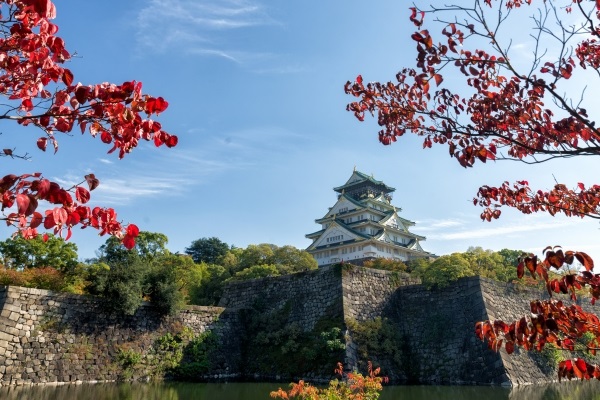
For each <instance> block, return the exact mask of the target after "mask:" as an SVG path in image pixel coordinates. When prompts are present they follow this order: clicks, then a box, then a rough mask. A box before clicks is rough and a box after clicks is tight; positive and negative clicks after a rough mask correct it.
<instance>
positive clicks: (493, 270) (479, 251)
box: [463, 246, 504, 280]
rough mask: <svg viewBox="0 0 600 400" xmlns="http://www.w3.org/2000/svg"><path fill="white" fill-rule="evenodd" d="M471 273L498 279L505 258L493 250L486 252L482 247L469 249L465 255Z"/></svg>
mask: <svg viewBox="0 0 600 400" xmlns="http://www.w3.org/2000/svg"><path fill="white" fill-rule="evenodd" d="M463 254H464V256H465V258H466V259H467V260H468V262H469V265H470V268H471V271H473V273H474V275H479V276H483V277H486V278H492V279H497V280H499V279H498V272H500V271H501V270H502V269H503V266H504V258H503V257H502V256H501V255H500V254H498V253H496V252H494V251H493V250H484V249H483V248H482V247H472V246H471V247H469V248H468V249H467V251H466V252H465V253H463Z"/></svg>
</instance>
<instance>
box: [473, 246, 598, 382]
mask: <svg viewBox="0 0 600 400" xmlns="http://www.w3.org/2000/svg"><path fill="white" fill-rule="evenodd" d="M544 253H545V259H544V260H543V261H541V260H538V258H537V257H536V256H533V255H527V256H524V257H522V259H521V260H520V262H519V266H518V275H519V277H521V276H523V274H524V271H525V269H527V270H528V271H529V273H530V274H531V276H532V277H533V278H536V279H542V280H543V281H544V282H545V283H546V288H547V290H548V294H549V295H550V297H551V298H550V300H534V301H532V302H531V305H530V308H531V314H530V315H528V316H524V317H522V318H520V319H519V320H517V321H513V322H508V323H507V322H504V321H501V320H495V321H490V320H488V321H482V322H478V323H477V324H476V326H475V334H476V335H477V337H478V338H479V339H481V340H486V341H487V343H488V346H489V348H490V349H492V350H495V351H498V350H500V349H501V348H502V346H503V345H504V349H505V350H506V352H507V353H508V354H512V353H513V352H514V351H515V348H516V347H517V346H519V347H522V348H524V349H525V350H537V351H541V350H542V349H543V348H544V346H546V345H548V344H552V345H554V346H556V347H557V348H559V349H562V350H564V351H566V352H573V351H574V350H575V344H576V343H577V342H578V340H579V339H581V338H582V337H583V336H584V335H585V334H587V335H588V336H589V335H590V334H591V340H589V341H587V343H584V346H585V348H586V350H587V351H588V352H589V353H590V354H592V355H596V351H597V350H599V349H600V348H599V347H600V319H599V318H598V317H597V316H596V315H595V314H593V313H589V312H586V311H584V310H583V309H582V308H581V306H579V305H577V304H575V303H573V304H567V303H565V302H564V301H562V300H556V299H552V296H553V295H554V294H555V293H562V294H568V295H569V296H570V298H571V300H573V301H575V300H577V292H576V291H578V290H582V289H586V288H587V289H588V290H589V293H590V295H591V298H592V304H594V303H595V302H596V300H597V299H598V298H599V297H600V274H594V273H593V270H594V261H593V260H592V258H591V257H590V256H588V255H587V254H585V253H582V252H576V251H564V252H563V250H562V249H561V248H560V247H547V248H546V249H545V251H544ZM575 261H578V262H579V263H580V264H581V265H582V266H583V269H582V270H580V271H579V272H576V273H573V272H567V273H564V274H563V275H561V276H560V278H554V279H551V278H549V274H548V273H549V271H550V270H551V269H555V270H560V269H563V268H564V267H565V266H570V265H572V264H573V263H574V262H575ZM558 378H559V380H560V379H562V378H568V379H572V378H579V379H591V378H596V379H600V366H598V365H594V364H590V363H588V362H587V361H586V360H584V359H582V358H574V359H572V360H571V359H568V360H565V361H562V362H561V363H560V364H559V366H558Z"/></svg>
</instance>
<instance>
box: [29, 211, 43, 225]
mask: <svg viewBox="0 0 600 400" xmlns="http://www.w3.org/2000/svg"><path fill="white" fill-rule="evenodd" d="M42 222H44V218H43V217H42V214H40V213H39V212H34V213H33V216H32V217H31V222H30V223H29V227H30V228H37V227H38V226H40V225H41V224H42Z"/></svg>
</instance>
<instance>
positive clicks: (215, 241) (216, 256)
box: [185, 237, 229, 264]
mask: <svg viewBox="0 0 600 400" xmlns="http://www.w3.org/2000/svg"><path fill="white" fill-rule="evenodd" d="M228 251H229V245H228V244H227V243H225V242H223V241H221V239H219V238H216V237H211V238H202V239H198V240H194V241H193V242H192V244H191V245H190V247H186V249H185V254H188V255H190V256H191V257H192V259H193V260H194V262H196V263H203V262H204V263H207V264H219V261H220V259H221V258H222V257H224V256H225V255H226V254H227V252H228Z"/></svg>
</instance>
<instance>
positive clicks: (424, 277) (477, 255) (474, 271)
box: [409, 247, 523, 288]
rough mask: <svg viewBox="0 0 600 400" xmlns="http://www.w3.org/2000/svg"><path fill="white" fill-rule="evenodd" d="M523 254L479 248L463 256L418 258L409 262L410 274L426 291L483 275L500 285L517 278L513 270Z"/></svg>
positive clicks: (474, 248)
mask: <svg viewBox="0 0 600 400" xmlns="http://www.w3.org/2000/svg"><path fill="white" fill-rule="evenodd" d="M521 254H523V252H522V251H517V250H509V249H502V250H500V251H492V250H483V249H482V248H481V247H469V248H468V249H467V251H466V252H464V253H452V254H449V255H444V256H441V257H438V258H437V259H435V260H434V261H430V260H427V259H418V260H414V261H411V262H410V263H409V270H410V271H411V273H412V274H413V275H416V276H418V277H419V278H421V281H422V282H423V284H424V285H425V286H427V287H429V288H432V287H438V288H443V287H446V286H448V285H450V284H451V283H452V282H454V281H456V280H457V279H459V278H463V277H467V276H476V275H478V276H483V277H486V278H491V279H495V280H498V281H501V282H512V281H514V280H516V279H517V273H516V270H515V268H514V265H515V264H516V260H517V258H518V257H519V256H520V255H521Z"/></svg>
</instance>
